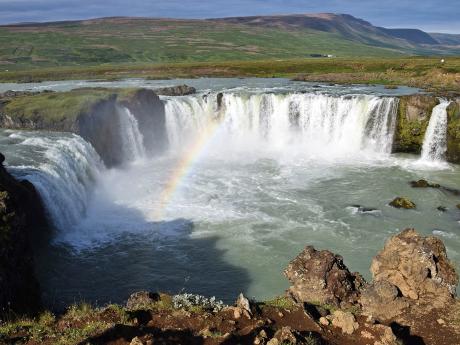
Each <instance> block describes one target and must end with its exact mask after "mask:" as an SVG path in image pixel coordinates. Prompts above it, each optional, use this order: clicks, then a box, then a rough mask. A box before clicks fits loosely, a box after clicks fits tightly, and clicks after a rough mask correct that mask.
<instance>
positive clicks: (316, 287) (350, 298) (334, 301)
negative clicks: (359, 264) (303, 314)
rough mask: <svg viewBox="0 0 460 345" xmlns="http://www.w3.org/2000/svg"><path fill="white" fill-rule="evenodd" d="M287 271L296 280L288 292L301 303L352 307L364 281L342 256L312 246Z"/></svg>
mask: <svg viewBox="0 0 460 345" xmlns="http://www.w3.org/2000/svg"><path fill="white" fill-rule="evenodd" d="M284 274H285V276H286V277H287V278H288V279H289V281H290V282H291V283H292V286H291V287H290V288H289V290H288V293H289V294H290V295H291V296H292V297H293V298H294V299H295V300H296V301H297V302H301V303H311V302H315V303H320V304H331V305H334V306H337V307H339V306H351V305H353V304H355V303H356V301H357V299H358V297H359V290H360V289H361V288H362V286H363V283H364V280H363V278H362V277H361V275H359V274H358V273H350V271H349V270H348V268H347V267H346V266H345V265H344V263H343V259H342V257H341V256H339V255H335V254H333V253H331V252H329V251H327V250H323V251H317V250H315V249H314V248H313V247H311V246H308V247H305V249H304V250H303V251H302V253H300V254H299V255H298V256H297V257H296V258H295V259H294V260H293V261H291V263H290V264H289V265H288V267H287V268H286V269H285V271H284Z"/></svg>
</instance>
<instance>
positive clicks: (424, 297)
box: [360, 229, 459, 319]
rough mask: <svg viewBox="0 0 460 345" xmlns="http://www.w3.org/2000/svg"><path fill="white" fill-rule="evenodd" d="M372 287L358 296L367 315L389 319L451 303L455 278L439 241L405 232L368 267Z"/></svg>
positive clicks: (411, 231)
mask: <svg viewBox="0 0 460 345" xmlns="http://www.w3.org/2000/svg"><path fill="white" fill-rule="evenodd" d="M371 273H372V275H373V278H374V280H373V284H372V285H371V286H369V287H368V288H367V289H365V291H364V292H363V294H362V297H361V300H360V302H361V304H362V306H363V311H364V313H365V314H367V315H372V316H374V317H377V318H380V319H391V318H393V317H394V316H395V315H397V314H401V312H402V310H404V309H405V308H408V307H410V308H411V309H414V308H415V309H417V310H418V311H420V312H423V313H426V312H429V311H431V310H432V309H434V308H443V307H446V306H448V305H449V304H451V303H453V302H454V298H455V296H456V286H457V284H458V280H459V277H458V275H457V273H456V272H455V269H454V266H453V265H452V263H450V262H449V260H448V258H447V253H446V248H445V247H444V244H443V243H442V241H441V240H439V239H438V238H436V237H433V236H427V237H424V236H421V235H420V234H418V233H417V232H416V231H415V230H414V229H406V230H404V231H403V232H401V233H400V234H398V235H396V236H393V237H392V238H390V239H389V240H388V242H387V243H386V244H385V247H384V249H383V250H382V251H381V252H380V253H379V254H378V255H377V256H376V257H375V258H374V259H373V261H372V265H371Z"/></svg>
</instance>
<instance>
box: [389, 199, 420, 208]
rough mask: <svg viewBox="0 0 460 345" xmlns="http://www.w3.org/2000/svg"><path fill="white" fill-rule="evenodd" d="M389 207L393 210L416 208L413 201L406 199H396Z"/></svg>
mask: <svg viewBox="0 0 460 345" xmlns="http://www.w3.org/2000/svg"><path fill="white" fill-rule="evenodd" d="M390 206H393V207H394V208H405V209H414V208H416V207H417V206H416V205H415V203H414V202H413V201H411V200H410V199H409V198H406V197H397V198H395V199H394V200H393V201H392V202H390Z"/></svg>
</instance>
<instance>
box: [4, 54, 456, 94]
mask: <svg viewBox="0 0 460 345" xmlns="http://www.w3.org/2000/svg"><path fill="white" fill-rule="evenodd" d="M203 77H228V78H236V77H286V78H293V79H295V80H300V81H302V80H303V81H315V82H321V81H322V82H332V83H342V84H351V83H354V84H356V83H358V84H380V85H388V86H390V87H394V86H397V85H407V86H413V87H418V88H422V89H424V90H427V91H430V92H439V93H446V94H447V93H454V94H459V93H460V58H459V57H449V58H447V59H446V60H445V62H444V63H441V59H440V58H438V57H436V58H427V57H407V58H361V59H360V58H355V59H346V58H333V59H329V58H318V59H286V60H260V61H228V62H215V63H212V62H202V63H200V62H193V63H170V64H150V65H148V64H144V65H134V64H130V65H111V64H104V65H99V66H85V67H60V68H40V69H30V70H20V71H13V70H11V71H8V72H7V71H1V72H0V82H40V81H47V80H71V79H73V80H76V79H80V80H82V79H88V80H91V79H93V80H94V79H96V80H117V79H120V78H147V79H148V78H150V79H172V78H203Z"/></svg>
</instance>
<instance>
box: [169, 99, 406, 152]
mask: <svg viewBox="0 0 460 345" xmlns="http://www.w3.org/2000/svg"><path fill="white" fill-rule="evenodd" d="M216 98H217V95H208V96H207V97H202V96H187V97H178V98H174V99H168V100H167V103H166V126H167V131H168V138H169V142H170V145H171V147H172V148H173V149H180V148H181V147H183V146H186V145H187V140H189V138H190V137H193V136H199V135H200V132H202V131H203V129H205V128H206V126H207V124H208V123H209V122H210V121H212V120H213V121H219V123H220V126H219V137H220V138H221V139H222V140H221V141H220V144H221V145H225V146H226V147H229V146H230V144H231V146H235V145H240V144H241V145H244V146H245V147H247V148H248V149H249V148H255V147H258V148H264V149H275V150H286V149H290V148H292V147H297V148H302V149H303V150H304V151H305V152H306V153H311V154H317V153H321V154H325V155H335V154H339V153H341V154H342V153H356V152H361V151H369V152H377V153H385V154H386V153H390V152H391V146H392V142H393V135H394V130H395V123H396V110H397V105H398V101H397V99H396V98H392V97H376V96H366V95H352V96H331V95H319V94H301V93H293V94H272V93H267V94H243V93H226V94H224V97H223V99H222V107H221V109H217V101H216Z"/></svg>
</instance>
